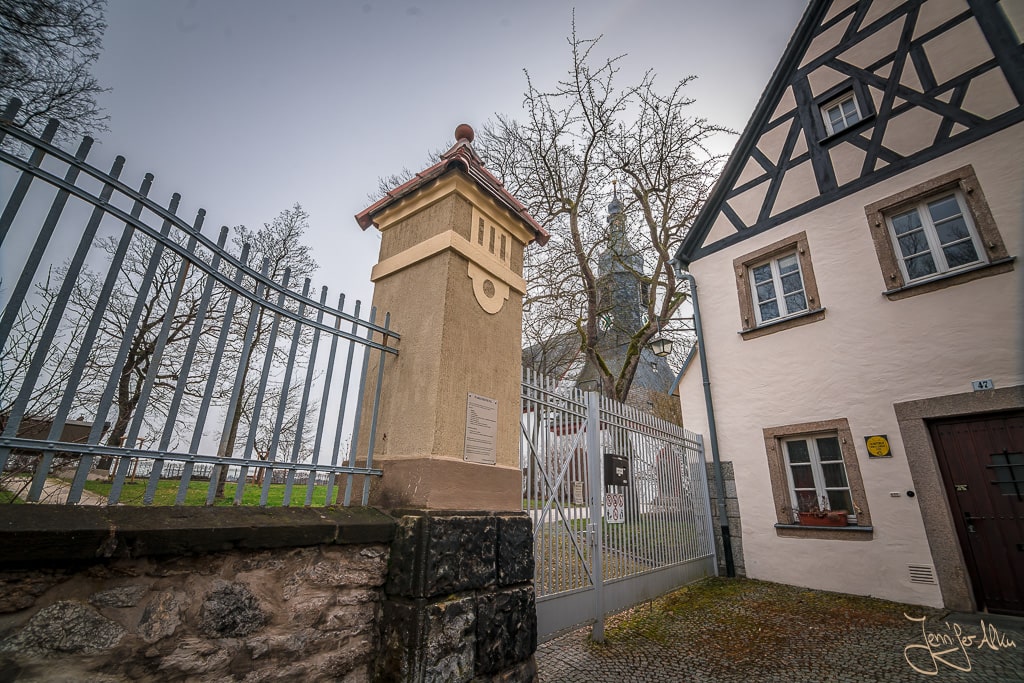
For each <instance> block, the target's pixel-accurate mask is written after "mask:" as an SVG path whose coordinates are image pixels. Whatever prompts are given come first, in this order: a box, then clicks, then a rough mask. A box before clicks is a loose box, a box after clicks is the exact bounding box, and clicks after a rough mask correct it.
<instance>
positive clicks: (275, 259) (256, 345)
mask: <svg viewBox="0 0 1024 683" xmlns="http://www.w3.org/2000/svg"><path fill="white" fill-rule="evenodd" d="M308 229H309V214H308V213H306V211H305V210H304V209H303V208H302V206H301V205H300V204H298V203H296V204H295V205H294V206H292V208H290V209H285V210H284V211H282V212H281V213H280V214H278V216H277V217H276V218H274V220H273V221H271V222H270V223H264V224H263V227H262V228H260V229H258V230H250V229H249V228H247V227H245V226H244V225H239V226H236V227H235V228H234V231H235V236H234V237H233V239H232V241H233V243H234V245H235V247H236V248H237V249H239V250H241V248H242V245H243V244H248V245H249V263H250V264H251V265H252V267H253V268H254V269H255V270H259V269H260V268H262V263H263V261H264V259H266V261H267V277H268V278H269V279H271V280H273V281H274V282H279V283H280V282H282V281H284V277H285V271H288V275H289V279H288V286H289V287H290V288H291V289H293V290H296V289H301V287H302V283H303V280H304V279H306V278H308V277H311V276H312V275H313V274H314V273H315V272H316V270H317V263H316V261H315V260H314V259H313V255H312V250H311V249H310V247H309V245H308V244H306V243H305V242H304V241H303V237H304V235H305V233H306V230H308ZM270 296H271V297H275V296H276V295H274V294H272V293H271V294H270ZM253 305H258V304H254V303H253V302H251V301H247V302H245V303H243V305H242V306H241V307H240V308H239V309H238V311H237V312H236V314H235V318H236V319H237V320H239V321H246V320H248V318H249V312H250V310H251V309H250V307H251V306H253ZM256 316H257V319H256V324H255V332H254V336H253V340H252V343H251V344H250V345H249V347H248V349H243V348H241V347H240V346H239V347H237V348H236V349H235V352H236V353H237V356H238V361H237V362H238V363H240V364H242V366H243V370H242V371H241V375H242V377H244V380H243V381H242V383H241V384H240V385H239V387H238V392H239V393H238V398H237V400H236V402H235V408H234V411H233V413H232V416H231V423H230V426H229V429H228V434H227V439H226V440H224V441H223V442H222V443H221V444H220V447H219V450H218V455H220V456H221V457H230V456H231V454H232V453H233V452H234V450H235V446H236V441H237V439H238V433H239V428H240V427H241V426H242V425H243V423H244V424H245V426H247V427H248V430H247V431H249V430H252V429H254V428H257V429H258V428H260V427H261V426H262V427H265V424H264V422H263V421H257V422H256V423H255V424H253V421H252V420H251V417H252V415H253V413H254V412H255V397H256V394H257V390H258V385H259V382H260V379H261V376H262V371H263V367H264V365H266V363H265V362H264V361H266V358H267V354H270V356H271V360H270V368H273V367H274V365H275V364H276V367H278V368H280V367H281V366H282V364H283V363H284V362H285V360H286V358H285V352H284V351H283V349H282V348H281V347H280V346H277V345H275V347H274V348H270V347H269V337H270V334H271V328H272V326H273V317H274V316H273V314H272V313H271V312H270V311H268V310H267V309H266V308H263V307H258V310H257V312H256ZM241 336H242V331H241V330H240V331H239V334H238V335H237V337H236V338H237V339H240V338H241ZM255 364H259V367H254V365H255ZM270 393H271V396H270V398H271V399H273V395H272V394H273V391H271V392H270ZM280 394H281V387H278V388H277V397H278V398H277V400H270V401H267V406H261V410H263V411H266V410H267V407H268V406H274V405H276V403H277V402H279V400H280ZM289 406H290V403H289ZM286 410H292V409H291V408H290V407H288V408H287V409H286ZM293 413H294V411H293ZM264 414H266V413H264ZM286 414H292V413H286ZM296 416H297V413H294V414H292V417H296ZM263 437H264V438H263V439H262V442H261V437H260V433H259V432H258V431H257V433H256V435H255V436H254V451H255V452H256V454H257V456H258V457H260V458H261V459H266V456H267V455H268V454H269V443H270V439H269V435H268V434H266V433H264V434H263ZM260 443H263V444H264V445H265V446H267V448H264V449H261V448H260ZM226 477H227V469H226V468H221V472H220V481H219V482H218V486H217V495H218V496H222V495H223V491H224V482H225V481H226Z"/></svg>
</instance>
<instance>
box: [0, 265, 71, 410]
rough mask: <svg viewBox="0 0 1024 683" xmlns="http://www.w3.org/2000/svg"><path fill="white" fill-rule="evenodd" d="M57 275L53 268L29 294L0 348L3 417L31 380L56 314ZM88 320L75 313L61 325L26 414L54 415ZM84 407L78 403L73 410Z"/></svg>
mask: <svg viewBox="0 0 1024 683" xmlns="http://www.w3.org/2000/svg"><path fill="white" fill-rule="evenodd" d="M55 277H57V278H58V279H59V273H54V272H53V269H50V270H49V271H48V272H47V275H46V279H45V280H43V281H42V282H39V283H37V284H36V296H35V297H30V298H29V299H28V300H27V301H26V302H25V304H24V305H22V307H21V308H20V309H19V310H18V315H17V317H16V318H15V319H14V325H13V326H12V328H11V332H10V336H9V338H8V343H7V344H6V345H5V346H4V348H3V349H0V417H3V416H7V415H9V414H10V413H11V410H12V409H13V407H14V401H15V399H16V398H17V396H18V393H19V392H20V391H21V388H22V386H23V385H24V384H25V383H26V382H27V381H28V372H29V366H30V365H31V363H32V360H33V358H34V356H35V354H36V352H37V350H38V349H39V343H40V341H41V338H42V334H43V329H44V326H45V324H46V321H47V320H48V319H49V318H50V316H51V315H52V314H53V310H54V305H55V304H56V302H57V289H56V287H55V286H54V284H53V283H54V278H55ZM87 323H88V320H87V319H85V318H82V317H78V316H75V317H73V318H72V319H70V320H68V321H67V322H66V324H62V325H61V326H60V327H59V328H58V330H57V333H56V335H55V337H54V339H53V340H52V342H51V343H50V345H49V346H50V348H49V352H48V353H47V354H46V357H45V359H44V360H43V363H42V367H41V369H40V371H39V375H38V377H37V378H36V379H35V381H34V382H33V383H32V389H31V394H30V395H29V396H28V404H27V405H26V407H25V411H24V413H25V415H27V416H30V417H32V418H35V419H50V418H52V417H53V416H54V414H55V413H56V411H57V406H58V405H59V403H60V401H61V398H62V396H63V393H64V387H65V385H66V384H67V382H68V379H69V378H70V376H71V370H72V366H73V363H74V360H75V355H76V354H77V353H78V347H79V342H80V340H81V337H82V334H83V332H84V331H85V327H86V325H87ZM86 381H87V382H88V381H91V380H86ZM81 407H82V406H81V405H80V404H76V405H74V406H73V409H79V408H81Z"/></svg>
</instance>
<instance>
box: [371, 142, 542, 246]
mask: <svg viewBox="0 0 1024 683" xmlns="http://www.w3.org/2000/svg"><path fill="white" fill-rule="evenodd" d="M466 129H468V135H467V134H466ZM456 132H457V133H458V134H461V135H463V137H461V138H460V139H459V140H458V141H457V142H456V143H455V146H454V147H452V148H451V149H449V150H448V151H447V152H445V153H444V154H442V155H441V159H440V161H438V162H437V163H436V164H434V165H433V166H431V167H430V168H428V169H426V170H424V171H420V172H419V173H417V174H416V175H415V176H413V177H412V178H410V179H409V180H408V181H406V182H404V183H402V184H401V185H399V186H398V187H396V188H395V189H393V190H391V191H390V192H388V193H387V194H385V195H384V196H383V197H381V198H380V199H379V200H377V201H376V202H374V203H373V204H372V205H371V206H369V207H367V208H366V209H364V210H363V211H361V212H359V213H357V214H356V222H357V223H359V227H361V228H362V229H363V230H366V229H367V228H368V227H370V226H371V225H373V224H374V217H375V216H376V215H377V214H379V213H380V212H381V211H383V210H384V209H386V208H388V207H389V206H391V205H392V204H394V203H395V202H397V201H399V200H400V199H402V198H403V197H406V196H408V195H410V194H412V193H413V192H415V191H416V190H418V189H420V188H421V187H423V186H425V185H426V184H428V183H429V182H431V181H432V180H435V179H437V178H440V177H441V176H443V175H445V174H446V173H448V172H449V171H451V170H453V169H461V170H462V172H463V173H465V174H466V175H468V176H469V177H470V178H471V179H472V180H473V181H475V182H476V184H477V185H479V186H480V187H481V189H483V190H484V191H485V192H486V193H487V194H488V195H489V196H491V197H492V198H493V199H494V200H495V201H497V202H498V204H500V205H502V206H504V207H505V208H506V209H508V210H509V211H510V212H511V213H512V214H513V215H516V216H519V218H520V219H522V221H523V222H524V223H526V225H527V226H528V227H529V228H530V229H531V230H532V231H533V233H534V237H535V239H536V240H537V244H540V245H542V246H543V245H544V244H546V243H547V241H548V237H549V235H548V232H547V230H545V229H544V228H542V227H541V225H540V224H539V223H538V222H537V221H536V220H534V219H533V216H531V215H530V214H529V213H528V212H527V210H526V207H524V206H523V205H522V204H521V203H520V202H519V200H517V199H516V198H515V197H513V196H512V195H511V194H509V192H508V190H506V189H505V187H504V186H503V185H502V184H501V181H500V180H498V179H497V178H495V177H494V175H493V174H492V173H491V172H490V171H488V170H487V169H486V168H484V162H483V160H482V159H481V158H480V156H479V155H478V154H477V153H476V151H475V150H474V149H473V146H472V144H471V142H472V139H473V129H472V128H470V127H469V126H467V125H465V124H462V125H461V126H459V128H457V129H456Z"/></svg>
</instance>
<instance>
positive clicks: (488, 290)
mask: <svg viewBox="0 0 1024 683" xmlns="http://www.w3.org/2000/svg"><path fill="white" fill-rule="evenodd" d="M484 295H486V296H487V298H488V299H493V298H494V283H493V282H491V281H490V280H484Z"/></svg>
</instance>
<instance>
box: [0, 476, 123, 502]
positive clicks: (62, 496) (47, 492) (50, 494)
mask: <svg viewBox="0 0 1024 683" xmlns="http://www.w3.org/2000/svg"><path fill="white" fill-rule="evenodd" d="M9 490H13V492H14V493H15V495H17V496H18V497H19V498H21V499H22V500H24V499H25V497H26V496H27V495H28V482H27V481H26V482H25V483H24V485H23V486H18V487H17V489H14V487H9ZM70 492H71V484H69V483H67V482H66V481H62V480H60V479H52V478H51V479H47V480H46V482H45V483H44V484H43V491H42V493H41V494H39V503H40V504H43V505H63V504H64V503H66V502H67V500H68V494H69V493H70ZM78 504H79V505H106V504H107V498H106V497H105V496H100V495H97V494H95V493H92V492H91V491H85V490H83V491H82V496H81V499H80V500H79V502H78Z"/></svg>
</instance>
